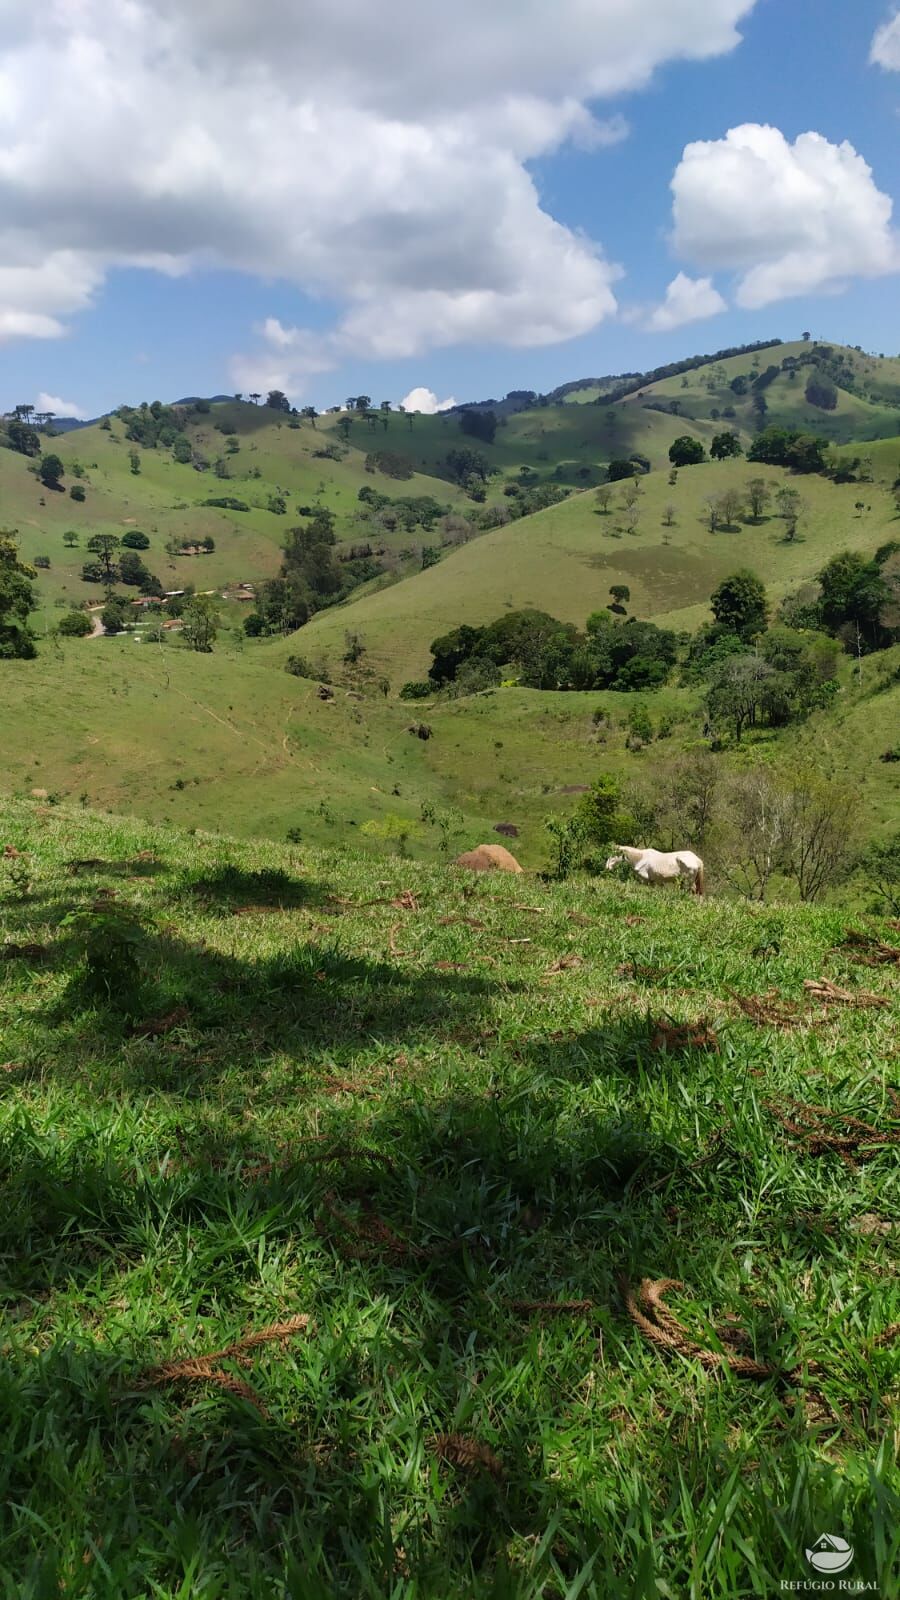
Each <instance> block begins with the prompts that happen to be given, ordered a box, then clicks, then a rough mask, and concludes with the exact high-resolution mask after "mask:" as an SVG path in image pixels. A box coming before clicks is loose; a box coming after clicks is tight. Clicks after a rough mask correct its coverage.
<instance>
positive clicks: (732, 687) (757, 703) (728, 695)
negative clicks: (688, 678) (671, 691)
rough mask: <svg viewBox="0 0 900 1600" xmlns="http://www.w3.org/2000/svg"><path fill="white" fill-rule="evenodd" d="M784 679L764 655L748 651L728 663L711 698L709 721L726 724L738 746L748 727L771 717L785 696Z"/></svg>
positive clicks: (720, 671)
mask: <svg viewBox="0 0 900 1600" xmlns="http://www.w3.org/2000/svg"><path fill="white" fill-rule="evenodd" d="M781 690H782V681H781V676H780V674H779V673H777V672H776V671H775V669H774V667H770V666H769V664H768V662H767V661H763V660H762V658H761V657H760V656H757V655H751V654H750V653H749V652H744V653H742V654H741V655H736V656H732V657H730V658H729V659H728V660H726V661H724V662H723V664H722V666H721V667H720V669H719V671H718V673H717V674H716V676H715V678H714V679H713V682H712V686H711V688H710V691H709V694H708V696H707V706H708V709H709V719H710V722H711V723H712V724H713V726H714V727H716V726H721V725H723V724H724V725H725V726H726V727H728V728H729V729H730V731H731V732H732V733H733V734H734V737H735V740H736V742H737V743H738V744H740V742H741V736H742V734H743V732H744V729H745V728H754V727H755V726H756V724H757V722H758V721H759V720H761V719H762V718H764V717H768V716H770V714H771V711H772V709H773V707H774V705H775V702H776V697H777V696H778V695H779V694H780V693H781Z"/></svg>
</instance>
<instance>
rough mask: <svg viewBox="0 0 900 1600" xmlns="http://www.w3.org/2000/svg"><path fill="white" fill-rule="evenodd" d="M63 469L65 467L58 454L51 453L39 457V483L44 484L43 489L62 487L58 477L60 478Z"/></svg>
mask: <svg viewBox="0 0 900 1600" xmlns="http://www.w3.org/2000/svg"><path fill="white" fill-rule="evenodd" d="M65 470H66V469H65V467H64V466H63V463H62V461H61V460H60V458H59V456H56V455H52V454H51V455H48V456H42V457H41V465H40V470H39V473H38V476H39V477H40V480H41V483H42V484H43V485H44V488H45V489H59V488H61V487H62V486H61V483H60V479H61V478H62V476H63V473H64V472H65Z"/></svg>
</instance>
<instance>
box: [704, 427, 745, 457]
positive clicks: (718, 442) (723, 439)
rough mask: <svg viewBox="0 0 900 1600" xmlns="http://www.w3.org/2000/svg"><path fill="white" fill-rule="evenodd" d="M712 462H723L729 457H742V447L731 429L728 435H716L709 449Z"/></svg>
mask: <svg viewBox="0 0 900 1600" xmlns="http://www.w3.org/2000/svg"><path fill="white" fill-rule="evenodd" d="M709 453H710V455H711V456H712V459H713V461H725V460H727V459H728V457H729V456H742V455H743V454H744V447H743V445H742V444H741V441H740V439H739V438H738V436H737V434H736V433H735V432H734V430H733V429H732V430H731V431H729V432H728V433H717V434H716V436H715V438H714V439H713V442H712V444H711V445H710V447H709Z"/></svg>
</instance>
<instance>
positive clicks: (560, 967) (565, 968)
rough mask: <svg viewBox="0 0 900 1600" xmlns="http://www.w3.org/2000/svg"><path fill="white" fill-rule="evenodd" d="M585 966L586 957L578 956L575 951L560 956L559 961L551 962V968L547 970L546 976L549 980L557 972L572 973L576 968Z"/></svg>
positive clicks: (545, 971)
mask: <svg viewBox="0 0 900 1600" xmlns="http://www.w3.org/2000/svg"><path fill="white" fill-rule="evenodd" d="M583 966H584V957H583V956H579V955H576V953H575V951H574V950H572V951H571V952H570V953H569V954H568V955H566V956H560V957H559V958H558V960H556V961H553V962H551V964H550V966H549V967H546V968H545V970H544V976H545V977H547V978H549V977H552V976H553V974H554V973H556V972H571V971H573V970H574V968H575V967H583Z"/></svg>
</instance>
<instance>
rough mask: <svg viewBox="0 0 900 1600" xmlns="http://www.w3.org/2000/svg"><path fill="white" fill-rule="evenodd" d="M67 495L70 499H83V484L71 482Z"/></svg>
mask: <svg viewBox="0 0 900 1600" xmlns="http://www.w3.org/2000/svg"><path fill="white" fill-rule="evenodd" d="M69 496H70V498H71V499H72V500H84V499H85V498H86V496H85V492H84V484H83V483H73V484H72V487H71V489H70V490H69Z"/></svg>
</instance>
